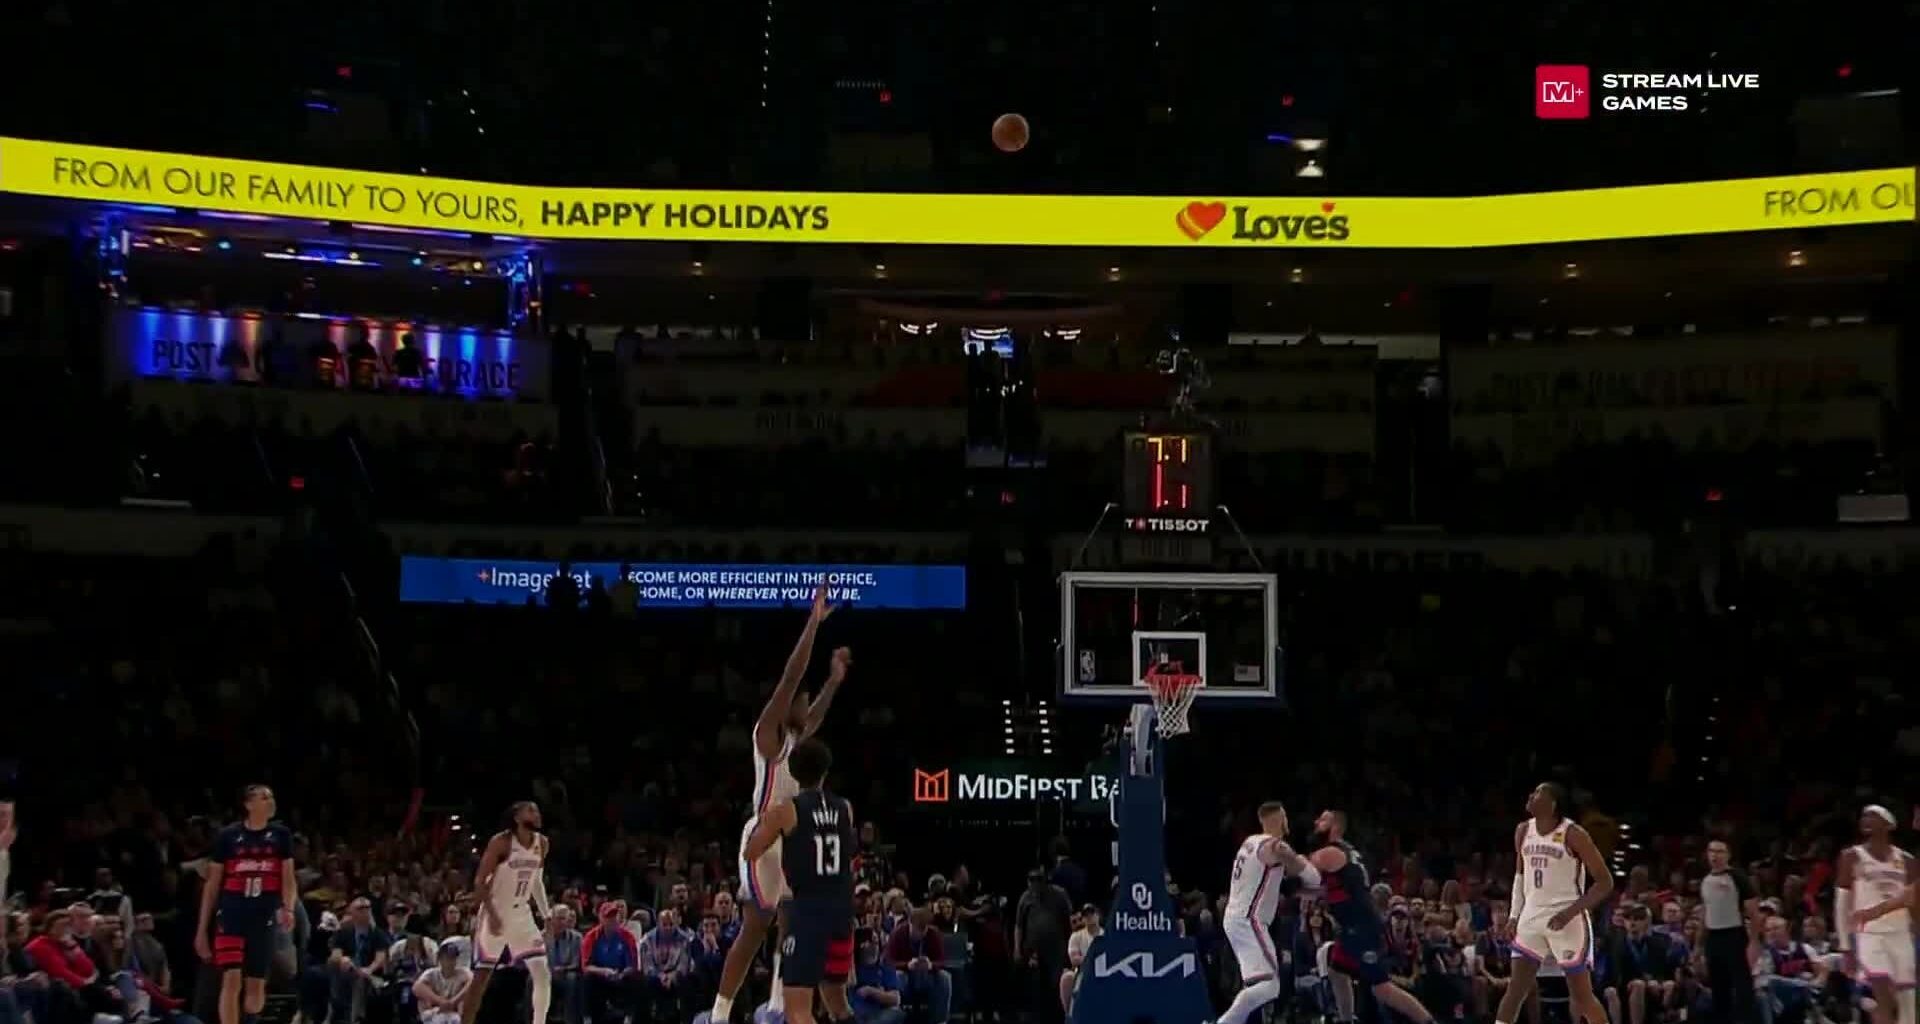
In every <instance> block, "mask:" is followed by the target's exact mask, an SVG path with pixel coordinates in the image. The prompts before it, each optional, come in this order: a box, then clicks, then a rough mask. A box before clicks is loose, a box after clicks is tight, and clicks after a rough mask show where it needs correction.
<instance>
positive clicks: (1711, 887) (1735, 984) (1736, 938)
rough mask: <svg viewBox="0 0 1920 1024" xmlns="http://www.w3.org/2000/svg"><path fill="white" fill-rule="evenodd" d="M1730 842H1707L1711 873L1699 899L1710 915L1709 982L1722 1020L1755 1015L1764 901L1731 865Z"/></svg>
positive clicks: (1715, 1009)
mask: <svg viewBox="0 0 1920 1024" xmlns="http://www.w3.org/2000/svg"><path fill="white" fill-rule="evenodd" d="M1732 860H1733V855H1732V852H1731V851H1729V850H1728V849H1727V844H1726V843H1724V842H1721V841H1720V840H1718V839H1715V840H1714V841H1713V842H1710V843H1708V844H1707V877H1705V878H1702V879H1701V880H1700V902H1701V903H1702V904H1703V905H1704V906H1705V908H1706V917H1707V938H1706V954H1707V984H1708V986H1709V987H1710V988H1711V989H1712V990H1713V1017H1714V1019H1715V1020H1719V1021H1728V1022H1733V1021H1739V1022H1743V1024H1744V1022H1746V1021H1751V1020H1753V1019H1755V1018H1754V1002H1753V964H1752V962H1751V961H1750V960H1748V959H1747V951H1748V949H1749V948H1750V947H1751V946H1752V943H1753V937H1754V935H1755V934H1757V933H1756V931H1755V922H1757V921H1758V920H1759V919H1760V918H1759V914H1760V901H1759V899H1758V898H1757V897H1755V896H1754V894H1753V883H1752V882H1751V881H1749V880H1748V879H1747V876H1746V874H1745V873H1744V872H1742V871H1740V870H1738V869H1736V868H1735V867H1733V865H1732Z"/></svg>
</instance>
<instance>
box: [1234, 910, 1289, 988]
mask: <svg viewBox="0 0 1920 1024" xmlns="http://www.w3.org/2000/svg"><path fill="white" fill-rule="evenodd" d="M1223 930H1224V931H1225V932H1226V933H1227V944H1228V945H1230V946H1232V947H1233V958H1234V959H1235V960H1238V961H1239V962H1240V981H1241V982H1242V983H1243V984H1247V985H1251V984H1253V983H1254V982H1256V981H1265V980H1267V979H1268V978H1276V977H1279V976H1280V957H1279V956H1278V955H1276V954H1275V953H1274V950H1273V935H1272V933H1270V932H1268V931H1267V929H1265V928H1263V927H1261V925H1260V922H1258V921H1255V920H1253V919H1252V918H1249V917H1242V918H1237V919H1234V920H1230V921H1228V922H1227V926H1226V928H1225V929H1223Z"/></svg>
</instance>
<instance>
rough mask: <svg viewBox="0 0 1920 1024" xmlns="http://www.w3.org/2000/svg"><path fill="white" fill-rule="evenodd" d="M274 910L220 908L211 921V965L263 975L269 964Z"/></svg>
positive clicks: (252, 975)
mask: <svg viewBox="0 0 1920 1024" xmlns="http://www.w3.org/2000/svg"><path fill="white" fill-rule="evenodd" d="M274 915H275V911H272V910H269V911H265V912H262V911H258V910H222V911H220V913H219V915H218V916H217V917H215V918H214V922H213V965H214V966H215V967H217V968H219V969H220V970H222V971H239V972H240V976H241V977H243V978H260V979H263V980H264V979H265V978H266V977H267V974H268V972H269V971H270V970H271V969H272V967H273V946H274V928H275V926H276V922H275V921H274Z"/></svg>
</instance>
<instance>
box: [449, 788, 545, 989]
mask: <svg viewBox="0 0 1920 1024" xmlns="http://www.w3.org/2000/svg"><path fill="white" fill-rule="evenodd" d="M509 816H510V817H511V819H512V822H513V824H512V827H510V828H508V829H507V830H506V831H504V832H501V833H499V834H497V835H495V836H494V837H493V838H492V839H489V840H487V849H486V851H485V852H484V853H482V854H481V855H480V870H479V871H477V872H475V873H474V876H473V891H474V892H476V893H478V894H479V895H480V905H479V906H478V907H477V908H475V910H474V918H473V984H472V985H469V986H468V987H467V994H466V998H464V999H462V1000H461V1002H460V1022H461V1024H473V1019H474V1017H475V1016H476V1015H478V1014H479V1012H480V999H481V997H482V996H483V995H484V994H485V993H486V990H487V982H489V981H491V980H493V972H494V969H495V968H497V967H509V966H512V965H513V964H514V963H515V962H519V963H520V964H522V965H524V966H525V967H526V969H527V975H528V978H529V980H530V981H531V982H532V983H533V1019H534V1020H535V1021H536V1022H542V1021H545V1020H546V1019H547V1007H548V1005H549V1004H550V1003H551V1001H552V999H553V972H552V969H551V968H550V967H549V966H548V965H547V939H546V935H545V934H544V933H542V932H541V930H540V924H539V922H537V921H535V920H534V919H533V912H534V910H536V909H537V910H539V911H540V916H541V917H542V918H545V917H547V916H549V915H551V914H552V913H553V905H552V902H551V901H550V900H548V899H547V879H546V864H547V837H546V836H543V835H541V834H540V831H539V829H540V807H539V805H538V804H535V803H534V802H533V801H531V800H523V801H521V802H519V803H517V804H514V805H513V808H512V810H511V811H510V812H509Z"/></svg>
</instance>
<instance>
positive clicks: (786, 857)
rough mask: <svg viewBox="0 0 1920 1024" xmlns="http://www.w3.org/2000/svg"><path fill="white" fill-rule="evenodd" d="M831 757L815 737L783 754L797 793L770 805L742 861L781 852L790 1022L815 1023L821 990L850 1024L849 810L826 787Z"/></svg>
mask: <svg viewBox="0 0 1920 1024" xmlns="http://www.w3.org/2000/svg"><path fill="white" fill-rule="evenodd" d="M832 765H833V754H832V752H830V751H829V750H828V749H827V745H826V744H824V743H822V742H820V741H819V740H815V739H807V740H802V741H800V742H799V743H798V744H796V745H795V746H794V748H793V753H791V754H789V755H788V756H787V767H788V768H789V769H790V770H791V771H792V772H793V781H794V782H795V783H797V784H798V785H799V787H800V791H799V792H798V793H795V794H794V795H793V798H792V799H790V800H785V801H782V802H780V803H777V804H775V805H773V806H772V807H770V808H768V809H767V811H766V813H765V814H762V815H761V816H760V820H759V821H757V822H756V823H755V824H754V827H753V831H752V832H751V833H748V836H747V861H748V863H752V862H753V861H756V860H758V859H759V858H760V855H761V854H763V853H765V852H767V851H768V850H771V849H773V847H774V846H775V844H778V845H779V846H780V847H781V848H782V851H781V862H782V863H783V864H784V865H785V871H786V880H787V889H788V892H789V896H788V899H787V905H786V915H787V924H786V938H785V939H784V940H783V942H782V944H781V945H782V948H781V965H780V979H779V981H780V985H781V987H782V988H784V989H785V990H786V992H785V996H784V1000H783V1003H782V1005H783V1007H784V1009H785V1012H786V1018H787V1021H788V1024H813V1021H814V1016H813V992H814V990H815V989H816V988H817V989H819V990H820V998H821V1002H823V1003H825V1004H826V1008H827V1012H828V1014H830V1015H831V1016H830V1018H829V1019H830V1020H832V1021H833V1022H834V1024H851V1022H852V1021H853V1019H854V1018H853V1008H852V1007H851V1006H850V1005H848V1003H847V975H848V974H849V973H851V972H852V970H853V853H854V844H855V842H856V837H857V836H858V833H857V832H855V831H854V828H853V806H852V805H851V804H849V803H847V801H846V799H845V798H843V797H838V796H834V795H833V794H832V793H830V792H828V791H827V789H826V779H827V769H828V768H829V767H831V766H832Z"/></svg>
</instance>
